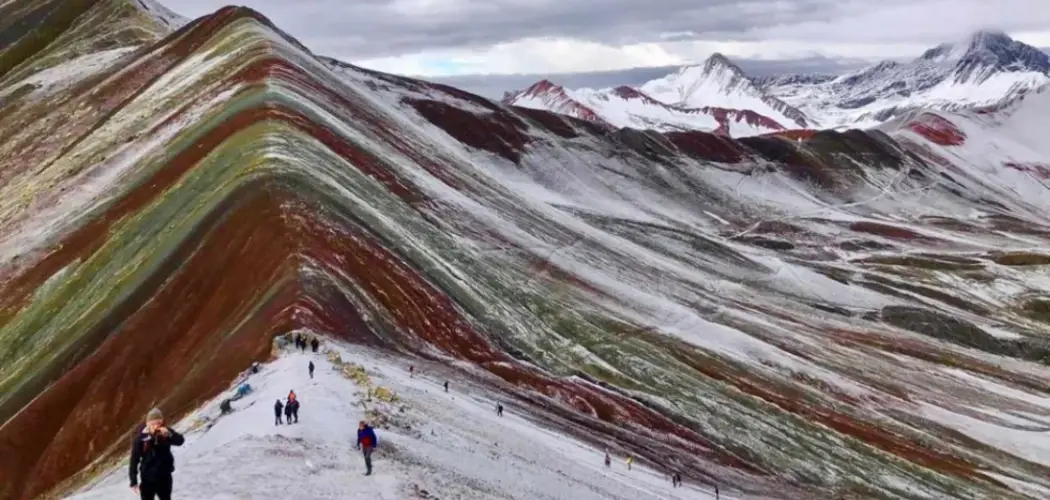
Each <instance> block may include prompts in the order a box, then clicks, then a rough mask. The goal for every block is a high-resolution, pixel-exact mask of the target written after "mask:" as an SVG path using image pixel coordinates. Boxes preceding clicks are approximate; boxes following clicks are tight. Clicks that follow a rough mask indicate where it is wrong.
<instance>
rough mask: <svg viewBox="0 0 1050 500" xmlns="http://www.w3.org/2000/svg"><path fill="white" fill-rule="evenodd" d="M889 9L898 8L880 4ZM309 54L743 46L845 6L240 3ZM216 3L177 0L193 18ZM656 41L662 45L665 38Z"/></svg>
mask: <svg viewBox="0 0 1050 500" xmlns="http://www.w3.org/2000/svg"><path fill="white" fill-rule="evenodd" d="M883 1H899V0H883ZM242 2H243V3H244V4H245V5H247V6H249V7H252V8H254V9H256V10H259V11H260V12H262V13H263V14H266V15H267V16H268V17H270V18H271V19H273V20H274V21H275V23H276V24H277V25H278V26H280V27H281V28H282V29H284V30H285V31H287V32H289V33H291V34H292V35H293V36H296V37H297V38H299V39H300V40H302V41H303V42H304V43H305V44H306V45H307V46H309V47H311V48H312V49H313V50H314V51H315V52H318V53H325V54H333V55H338V56H339V57H342V58H354V59H358V58H376V57H384V56H391V55H398V54H404V53H409V52H417V51H422V50H430V49H442V48H467V47H482V46H488V45H492V44H497V43H501V42H511V41H515V40H520V39H522V38H529V37H555V36H556V37H571V38H575V39H581V40H589V41H594V42H600V43H609V44H627V43H637V42H655V41H661V39H662V38H661V35H671V36H672V38H675V39H683V38H704V39H723V40H724V39H732V38H734V35H737V38H738V39H746V38H751V35H750V34H753V33H755V31H756V30H760V29H762V28H763V27H774V26H783V25H791V24H796V23H801V22H812V21H826V20H830V19H833V18H834V17H835V16H836V15H841V14H844V13H845V11H844V10H843V9H847V8H848V6H850V5H854V4H850V3H849V2H841V1H831V0H395V1H389V0H354V1H347V0H298V1H294V2H293V1H289V0H242ZM224 3H225V2H224V1H223V0H177V1H170V2H169V6H170V7H171V8H173V9H174V10H176V11H178V12H180V13H182V14H183V15H186V16H192V17H195V16H199V15H202V14H205V13H208V12H211V11H213V10H215V9H216V8H218V7H220V6H222V5H223V4H224ZM665 38H666V37H665Z"/></svg>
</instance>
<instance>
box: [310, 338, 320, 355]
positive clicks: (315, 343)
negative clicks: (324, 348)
mask: <svg viewBox="0 0 1050 500" xmlns="http://www.w3.org/2000/svg"><path fill="white" fill-rule="evenodd" d="M320 346H321V343H320V342H319V341H318V340H317V337H314V338H313V339H312V340H310V348H311V349H313V351H314V352H317V348H318V347H320Z"/></svg>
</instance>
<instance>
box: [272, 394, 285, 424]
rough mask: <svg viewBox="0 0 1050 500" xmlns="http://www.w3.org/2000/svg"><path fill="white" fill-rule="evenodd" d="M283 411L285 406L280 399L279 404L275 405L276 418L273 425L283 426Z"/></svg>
mask: <svg viewBox="0 0 1050 500" xmlns="http://www.w3.org/2000/svg"><path fill="white" fill-rule="evenodd" d="M283 410H284V404H282V403H281V400H280V399H278V400H277V402H276V403H274V404H273V418H274V422H273V425H281V424H282V422H281V411H283Z"/></svg>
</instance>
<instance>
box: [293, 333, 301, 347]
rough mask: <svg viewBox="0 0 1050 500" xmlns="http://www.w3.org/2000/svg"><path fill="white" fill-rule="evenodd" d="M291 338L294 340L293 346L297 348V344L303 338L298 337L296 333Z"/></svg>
mask: <svg viewBox="0 0 1050 500" xmlns="http://www.w3.org/2000/svg"><path fill="white" fill-rule="evenodd" d="M292 339H293V340H294V341H295V348H296V349H298V348H299V344H300V343H302V341H303V339H302V338H300V337H299V334H298V333H297V334H295V337H292Z"/></svg>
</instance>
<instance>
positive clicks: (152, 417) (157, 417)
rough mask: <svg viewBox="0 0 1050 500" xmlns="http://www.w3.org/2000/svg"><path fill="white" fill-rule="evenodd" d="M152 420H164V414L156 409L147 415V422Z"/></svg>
mask: <svg viewBox="0 0 1050 500" xmlns="http://www.w3.org/2000/svg"><path fill="white" fill-rule="evenodd" d="M152 420H164V414H163V413H161V412H160V408H154V409H152V410H150V411H149V413H147V414H146V421H147V422H149V421H152Z"/></svg>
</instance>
